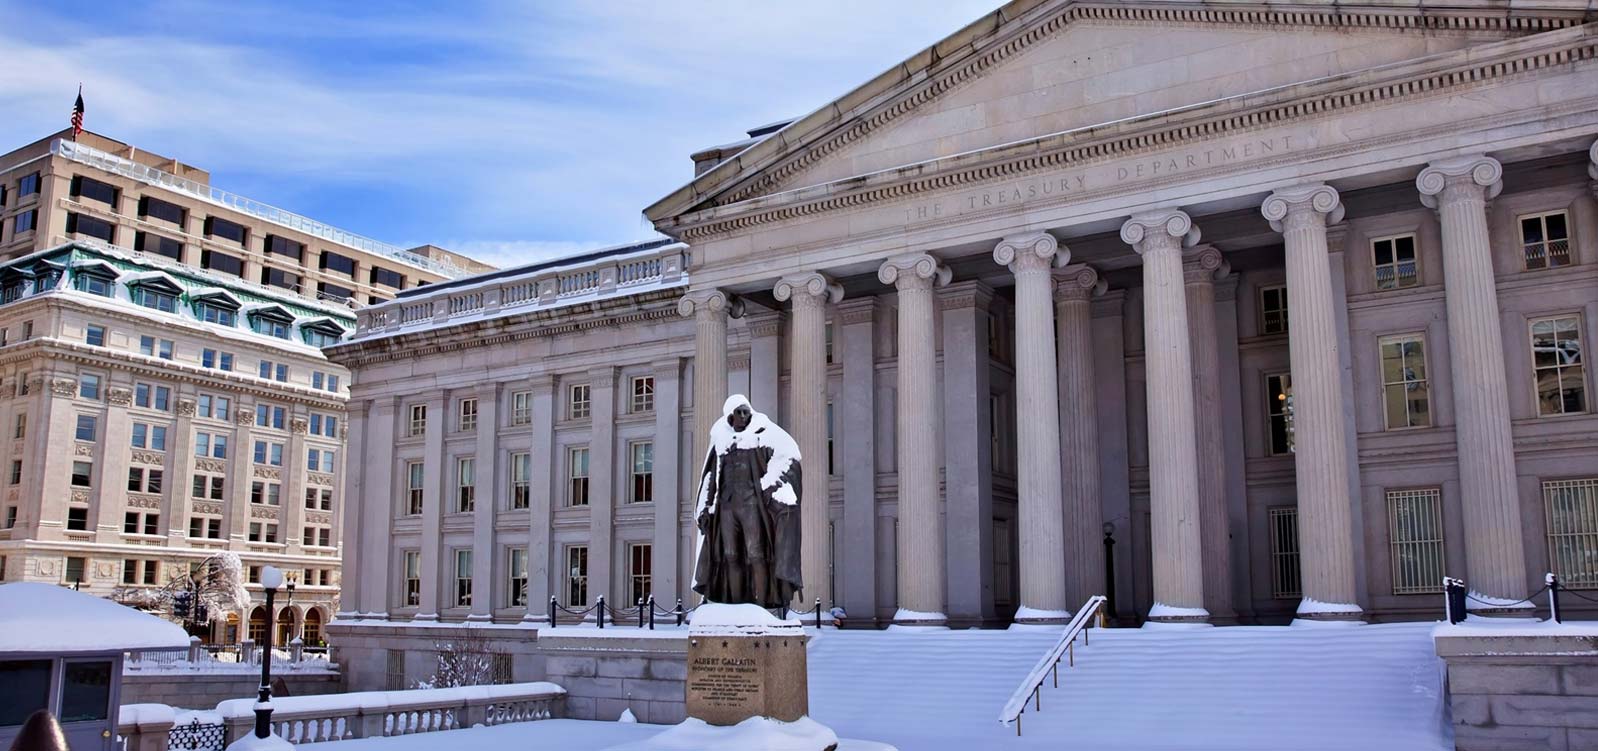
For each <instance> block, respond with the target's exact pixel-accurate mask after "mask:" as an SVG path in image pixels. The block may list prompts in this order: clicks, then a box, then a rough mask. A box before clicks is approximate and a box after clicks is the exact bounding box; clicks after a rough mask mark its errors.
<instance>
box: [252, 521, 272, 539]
mask: <svg viewBox="0 0 1598 751" xmlns="http://www.w3.org/2000/svg"><path fill="white" fill-rule="evenodd" d="M249 541H250V542H265V543H273V544H275V543H277V522H250V534H249Z"/></svg>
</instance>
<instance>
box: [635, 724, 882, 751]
mask: <svg viewBox="0 0 1598 751" xmlns="http://www.w3.org/2000/svg"><path fill="white" fill-rule="evenodd" d="M837 745H839V744H838V734H837V733H834V732H832V729H831V728H829V727H827V726H826V725H823V724H821V723H819V722H816V721H815V720H812V719H810V718H809V717H801V718H799V719H798V720H796V721H794V722H780V721H778V720H773V719H771V718H769V717H751V718H749V719H747V720H744V721H743V722H740V723H738V724H737V725H731V726H716V725H711V724H709V723H707V722H705V721H704V720H700V719H697V718H694V717H690V718H688V719H686V720H683V721H682V722H681V723H680V724H677V725H673V726H671V727H670V728H668V729H667V730H666V731H665V732H662V733H660V734H659V735H656V736H655V737H653V738H650V739H648V740H644V741H639V742H637V743H627V744H624V745H621V746H612V747H611V748H610V749H609V751H752V750H753V749H759V750H760V751H820V749H824V748H831V747H833V746H837ZM888 748H890V747H888V746H880V747H879V749H888Z"/></svg>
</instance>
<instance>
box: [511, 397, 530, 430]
mask: <svg viewBox="0 0 1598 751" xmlns="http://www.w3.org/2000/svg"><path fill="white" fill-rule="evenodd" d="M532 422H533V392H531V391H518V392H516V393H514V394H511V395H510V424H512V425H531V424H532Z"/></svg>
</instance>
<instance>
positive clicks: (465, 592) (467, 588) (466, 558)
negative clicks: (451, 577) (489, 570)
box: [455, 550, 472, 608]
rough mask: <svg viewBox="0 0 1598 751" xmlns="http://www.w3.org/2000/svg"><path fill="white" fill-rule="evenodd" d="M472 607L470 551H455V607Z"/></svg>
mask: <svg viewBox="0 0 1598 751" xmlns="http://www.w3.org/2000/svg"><path fill="white" fill-rule="evenodd" d="M471 606H472V551H470V550H457V551H455V607H457V608H469V607H471Z"/></svg>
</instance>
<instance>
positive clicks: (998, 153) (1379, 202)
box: [331, 0, 1598, 626]
mask: <svg viewBox="0 0 1598 751" xmlns="http://www.w3.org/2000/svg"><path fill="white" fill-rule="evenodd" d="M1593 20H1594V19H1593V18H1592V17H1591V16H1590V11H1589V10H1588V9H1587V7H1586V6H1585V5H1584V4H1579V3H1559V2H1548V3H1536V4H1530V5H1527V6H1516V8H1515V9H1514V10H1512V11H1506V10H1505V9H1504V8H1503V7H1501V6H1499V5H1495V4H1489V3H1473V2H1462V3H1459V4H1458V7H1453V8H1450V9H1447V10H1435V9H1429V8H1428V9H1423V8H1419V7H1414V6H1399V5H1395V4H1388V3H1356V4H1353V5H1349V4H1340V5H1338V6H1337V7H1335V8H1333V7H1331V6H1325V7H1322V6H1313V5H1312V6H1305V7H1294V8H1291V9H1288V8H1283V7H1280V6H1274V5H1264V4H1254V3H1248V2H1238V3H1231V2H1228V3H1222V4H1211V5H1205V6H1202V7H1201V6H1194V5H1189V4H1184V3H1174V2H1160V1H1158V0H1153V1H1147V2H1108V3H1088V2H1072V1H1070V0H1017V1H1016V2H1011V3H1009V4H1007V5H1005V6H1004V7H1003V8H1001V9H999V10H997V11H995V12H994V13H992V14H989V15H988V16H985V17H984V18H982V19H980V20H979V21H977V22H975V23H973V24H971V25H970V26H967V27H966V28H964V29H962V30H960V31H958V32H956V33H955V34H954V35H952V36H950V37H949V38H948V39H946V40H944V41H942V42H940V43H938V44H937V45H934V46H933V47H931V48H929V49H927V50H925V51H923V52H922V53H920V54H918V55H916V56H915V57H913V58H911V59H909V60H907V61H905V62H903V63H902V64H900V65H897V66H895V67H894V68H892V69H891V70H889V71H888V72H886V73H884V74H882V75H881V76H878V77H877V78H875V79H873V80H872V81H870V82H868V83H866V84H864V85H863V86H861V87H859V88H857V89H855V90H854V91H852V92H849V93H847V94H845V95H844V96H843V97H842V98H840V99H838V100H837V101H835V102H832V103H830V104H828V105H827V106H824V107H822V108H820V109H818V110H816V111H815V112H814V113H812V114H810V115H808V116H805V117H803V118H800V119H798V120H795V121H793V122H790V123H787V124H785V125H781V126H779V127H772V128H765V129H762V130H759V131H756V132H754V133H752V134H751V137H750V139H748V140H747V141H741V142H739V143H735V144H729V145H727V146H721V147H715V148H713V149H709V150H706V151H704V152H701V153H700V154H697V155H695V160H696V170H695V171H696V173H697V174H696V176H695V177H694V178H693V180H692V181H691V182H690V183H689V184H687V185H686V186H684V187H683V188H681V189H680V190H678V191H676V192H674V193H672V194H671V195H669V196H667V197H665V198H663V199H661V200H660V201H659V202H657V203H656V204H654V205H653V206H650V207H649V208H648V209H647V210H646V215H647V216H648V217H649V218H650V219H651V220H652V221H653V222H654V224H655V226H656V228H657V229H659V230H660V231H661V232H663V233H665V234H666V235H668V236H670V237H671V238H672V239H673V240H676V241H678V242H680V243H682V244H684V245H686V247H683V246H680V245H665V246H662V247H660V248H630V249H623V250H619V251H612V252H611V254H613V255H618V256H619V258H620V259H632V258H635V257H640V258H645V257H650V256H651V255H652V254H658V253H667V254H669V256H670V257H671V258H673V259H676V258H680V259H681V266H680V267H679V266H676V265H674V264H673V262H666V263H665V264H664V265H663V267H662V268H663V271H662V273H663V274H665V276H663V277H662V279H661V280H659V281H656V280H653V278H652V277H651V280H650V281H647V282H636V284H638V285H639V286H638V287H630V286H629V284H628V283H625V282H626V280H627V279H629V277H628V276H627V273H628V272H625V271H624V269H626V268H628V267H627V266H626V265H625V263H623V260H618V258H612V257H610V256H609V255H606V254H599V257H593V258H587V259H573V260H571V261H569V262H567V263H565V264H563V265H561V266H559V267H543V268H532V269H522V270H513V271H511V272H507V274H508V275H499V276H496V275H487V276H482V277H475V278H472V279H468V280H459V281H457V282H455V283H451V284H444V285H438V286H436V287H433V288H430V289H427V290H419V291H414V292H412V291H407V292H405V293H402V295H401V297H400V299H398V300H395V301H393V302H389V303H384V304H382V305H379V306H375V307H373V308H370V309H367V310H364V311H361V312H360V313H359V314H358V324H357V329H358V330H357V333H356V334H355V336H354V337H353V338H352V340H351V341H350V342H349V343H346V344H344V345H341V346H340V347H338V348H335V349H334V350H332V355H331V356H332V357H333V358H334V359H335V360H337V361H339V362H341V363H344V364H346V365H348V366H350V367H351V368H352V370H353V372H354V373H355V378H354V380H355V388H354V390H353V391H352V405H353V406H352V416H353V419H352V425H353V426H354V428H353V429H354V435H356V436H357V438H356V440H357V441H361V442H363V443H362V445H361V447H360V448H359V449H354V450H356V451H357V453H358V454H359V455H360V457H361V458H360V459H359V460H358V462H357V463H358V464H359V465H360V471H359V474H352V476H351V478H350V481H351V482H352V485H351V488H352V490H351V497H352V498H354V499H356V502H357V503H358V504H360V506H361V512H360V513H361V514H362V520H363V523H362V524H360V525H350V526H349V527H347V528H346V529H347V534H349V535H350V539H348V540H347V541H346V548H347V549H348V550H350V551H355V552H354V555H355V556H356V558H358V560H359V561H360V563H359V566H358V569H357V570H352V571H351V572H350V576H351V578H352V581H354V580H357V579H358V581H359V584H358V585H357V587H356V588H358V590H359V594H358V595H353V596H352V591H351V590H347V591H346V593H345V600H344V604H343V606H342V607H343V608H344V611H345V617H346V618H349V619H350V623H351V624H353V625H355V626H358V625H360V624H362V623H370V624H372V625H376V624H377V623H378V622H385V621H388V622H392V621H407V620H410V619H434V618H438V619H444V620H449V619H453V618H461V619H467V618H475V619H488V618H493V619H497V620H514V619H517V618H522V619H525V620H527V621H530V622H534V623H536V622H538V621H540V620H542V619H543V618H544V613H545V610H546V607H547V603H546V602H545V601H544V600H545V599H546V598H548V597H550V596H554V597H555V598H556V599H557V600H559V601H560V602H561V603H563V604H570V605H576V606H581V605H584V604H586V603H588V602H590V601H592V600H593V599H594V598H595V597H596V596H597V595H599V594H607V595H609V599H610V601H611V602H612V603H616V602H618V601H620V602H623V603H627V604H631V603H632V602H634V601H635V600H636V598H637V596H639V595H642V594H645V593H649V594H653V595H654V596H655V597H656V599H657V600H661V601H667V600H670V599H673V598H675V597H677V596H686V594H687V586H688V583H689V574H688V572H689V564H690V560H691V556H692V544H691V542H692V538H691V536H690V534H691V525H690V520H689V514H690V513H691V507H692V503H691V498H692V491H693V489H692V487H691V485H692V481H693V474H694V467H695V466H696V465H697V462H698V460H699V457H700V454H701V452H702V451H703V450H704V444H703V437H704V436H705V435H706V433H707V432H708V425H709V424H710V421H711V420H713V419H715V417H716V408H717V406H718V405H720V404H721V402H722V400H723V398H724V397H725V396H726V395H727V394H728V393H729V392H733V391H742V392H745V393H748V394H749V395H750V396H751V398H752V400H753V402H754V404H755V405H756V406H757V408H760V409H762V410H764V411H766V412H768V413H771V414H772V415H773V416H774V417H776V418H777V419H778V420H779V421H780V422H781V423H782V424H783V425H785V426H787V427H788V428H789V430H790V431H791V432H793V433H794V435H795V437H796V438H797V439H798V440H799V442H800V445H801V449H802V451H803V453H804V455H805V457H806V459H807V461H806V464H805V467H806V473H807V476H806V478H805V483H804V486H805V487H806V489H807V497H806V498H805V504H804V514H805V517H804V529H805V534H806V539H807V542H808V543H809V544H807V546H806V548H805V558H804V560H805V565H804V576H805V580H806V581H807V582H808V583H810V585H811V588H810V591H809V592H807V593H806V597H807V598H808V597H811V596H820V597H822V598H823V600H825V601H827V602H829V603H837V604H839V605H842V606H843V607H844V608H845V609H846V610H847V612H848V614H849V619H850V620H851V621H854V622H856V623H884V622H890V621H893V622H900V623H919V624H945V623H947V624H951V625H973V624H999V623H1004V622H1008V621H1010V620H1012V619H1017V620H1035V621H1050V620H1057V619H1059V618H1061V617H1062V616H1063V614H1064V613H1066V612H1068V611H1070V610H1072V609H1074V608H1075V607H1076V606H1077V605H1078V604H1080V603H1081V602H1082V601H1083V600H1084V599H1085V598H1086V597H1088V596H1089V595H1092V594H1098V593H1109V594H1111V595H1112V596H1113V598H1114V609H1115V611H1116V613H1117V614H1118V615H1119V616H1120V617H1122V618H1124V619H1127V620H1132V621H1135V620H1138V619H1143V618H1149V619H1156V620H1209V621H1211V622H1216V623H1231V622H1239V621H1242V622H1284V621H1286V620H1288V619H1291V618H1295V617H1297V618H1305V619H1350V618H1363V619H1366V620H1389V619H1404V618H1417V617H1423V618H1435V617H1436V616H1437V613H1438V612H1439V609H1440V608H1441V597H1440V596H1439V594H1438V593H1439V592H1440V591H1441V580H1442V578H1443V576H1444V575H1450V576H1455V577H1458V578H1462V579H1464V580H1465V581H1466V582H1467V584H1468V586H1469V587H1470V589H1471V592H1472V600H1471V607H1472V608H1473V609H1476V610H1479V611H1482V612H1526V608H1527V607H1528V606H1527V605H1525V603H1523V602H1522V600H1524V598H1527V597H1528V596H1530V595H1532V594H1533V593H1535V592H1537V591H1538V590H1539V589H1540V588H1541V587H1542V582H1543V576H1544V573H1545V572H1549V571H1552V572H1554V573H1556V574H1558V575H1559V576H1560V577H1562V579H1563V580H1564V582H1565V584H1566V586H1569V587H1572V588H1592V587H1598V523H1595V522H1594V521H1593V520H1594V519H1598V438H1595V436H1598V416H1595V415H1594V413H1593V407H1592V390H1593V388H1594V383H1593V380H1592V376H1591V374H1590V373H1589V372H1587V370H1586V368H1585V364H1586V363H1585V350H1586V349H1588V348H1590V344H1589V342H1590V339H1591V337H1592V336H1593V335H1594V334H1593V332H1594V327H1595V326H1598V204H1595V196H1594V183H1593V181H1594V180H1598V147H1595V146H1594V141H1595V139H1598V62H1595V60H1594V58H1595V56H1598V32H1595V29H1598V26H1595V25H1594V23H1593ZM627 262H632V261H631V260H627ZM664 269H670V271H666V270H664ZM673 310H675V312H676V314H680V315H681V316H682V318H681V319H680V320H679V319H674V318H673V317H672V316H673ZM1584 345H1588V346H1584ZM462 363H464V366H462ZM640 379H650V380H648V383H649V390H648V393H649V394H650V395H651V396H650V397H649V399H650V400H651V401H648V402H644V403H647V404H648V405H649V406H648V407H647V408H642V409H635V408H637V407H639V405H640V404H643V403H641V402H638V401H637V400H638V399H640V398H641V397H640V393H643V392H640V391H639V390H638V389H639V388H640V387H639V384H640V383H641V381H640ZM468 403H469V404H470V405H471V406H470V408H469V409H468V408H467V407H466V406H465V405H467V404H468ZM579 404H581V405H583V406H582V407H581V408H580V409H579V408H578V406H577V405H579ZM519 405H520V406H519ZM468 415H470V416H471V419H470V420H469V421H468V420H467V416H468ZM578 415H580V416H578ZM640 444H646V445H649V450H648V453H647V454H645V455H644V456H647V457H648V460H647V461H641V460H640V455H639V454H637V453H636V452H637V446H639V445H640ZM815 458H824V459H825V461H817V460H815ZM464 477H469V478H471V479H470V480H469V481H468V480H464V479H462V478H464ZM641 477H642V478H644V479H640V478H641ZM641 482H642V483H643V484H644V485H645V486H646V487H648V488H650V491H649V493H648V496H647V500H645V501H643V502H636V501H638V496H637V493H638V490H637V488H638V487H639V485H640V483H641ZM523 486H525V488H526V489H525V490H523V489H522V488H523ZM814 489H823V490H825V495H822V494H819V493H817V494H816V495H811V493H812V492H815V491H814ZM578 498H580V499H581V502H580V503H579V502H575V499H578ZM467 499H469V501H468V500H467ZM639 545H648V546H650V547H648V548H647V553H645V552H644V549H641V548H638V547H637V546H639ZM352 560H354V559H352ZM639 577H648V578H647V579H640V578H639ZM352 589H354V588H352ZM524 591H525V594H523V592H524ZM485 593H486V594H487V600H486V601H484V594H485ZM1575 604H1577V605H1580V604H1582V603H1580V602H1577V603H1575Z"/></svg>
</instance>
